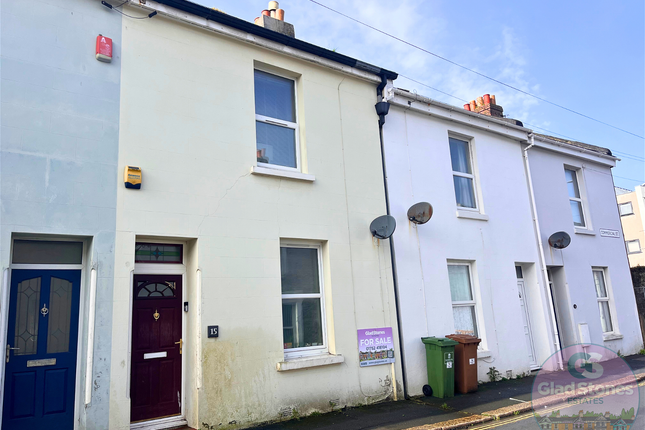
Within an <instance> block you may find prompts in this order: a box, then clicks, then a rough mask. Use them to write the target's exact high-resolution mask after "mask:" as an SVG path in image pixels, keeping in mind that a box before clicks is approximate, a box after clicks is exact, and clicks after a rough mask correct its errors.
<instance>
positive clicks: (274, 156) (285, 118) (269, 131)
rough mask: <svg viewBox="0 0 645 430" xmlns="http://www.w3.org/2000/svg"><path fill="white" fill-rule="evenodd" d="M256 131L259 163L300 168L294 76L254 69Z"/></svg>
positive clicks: (289, 168) (288, 168)
mask: <svg viewBox="0 0 645 430" xmlns="http://www.w3.org/2000/svg"><path fill="white" fill-rule="evenodd" d="M255 133H256V139H257V140H256V143H257V162H258V166H264V167H272V168H278V169H285V170H300V149H299V146H298V120H297V115H296V88H295V82H294V81H293V79H288V78H283V77H281V76H276V75H272V74H270V73H266V72H263V71H260V70H255Z"/></svg>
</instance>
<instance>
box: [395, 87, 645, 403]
mask: <svg viewBox="0 0 645 430" xmlns="http://www.w3.org/2000/svg"><path fill="white" fill-rule="evenodd" d="M385 98H386V100H387V101H388V102H389V103H390V105H391V107H390V110H389V114H388V115H387V117H386V122H385V125H384V126H383V145H384V156H385V164H386V171H387V192H388V199H389V202H390V211H391V214H392V216H394V217H395V218H396V219H397V223H398V225H399V227H398V229H397V231H396V232H395V234H394V235H393V237H392V239H391V243H392V246H393V249H394V255H395V256H396V257H395V261H396V274H397V289H398V291H397V292H398V295H399V297H400V305H399V314H400V328H401V338H402V348H403V351H402V355H403V358H404V365H405V369H404V370H405V377H406V383H407V388H408V391H409V392H410V394H421V391H422V387H423V385H424V384H426V381H427V376H426V361H425V350H424V347H423V344H422V342H421V340H420V338H421V337H424V336H445V335H448V334H451V333H457V334H469V335H473V336H476V337H478V338H480V339H481V343H480V344H479V349H478V353H477V355H478V359H479V360H478V378H479V380H488V379H489V375H490V370H491V368H493V367H494V368H495V369H496V370H497V371H498V372H500V374H501V376H504V377H513V376H514V375H518V374H522V373H525V372H528V371H530V370H535V369H538V368H540V367H541V365H542V363H543V362H544V361H545V360H546V359H547V358H549V357H550V356H551V355H552V354H554V353H556V351H558V350H560V349H562V348H564V347H566V346H569V345H574V344H579V343H585V342H592V343H595V344H600V345H605V346H607V347H609V348H610V349H613V350H614V351H620V352H621V353H623V354H631V353H635V352H638V351H639V349H640V348H641V347H642V339H641V333H640V326H639V320H638V315H637V312H636V305H635V301H634V295H633V290H632V288H631V282H630V277H629V275H630V274H629V267H628V265H627V260H626V254H625V252H624V245H623V241H622V240H620V238H621V234H620V220H619V217H618V211H617V209H616V205H615V197H614V194H613V181H612V176H611V167H613V166H614V165H615V162H616V158H615V157H613V156H612V155H611V152H610V151H609V150H607V149H605V148H599V147H595V146H592V145H587V144H583V143H580V142H572V141H563V140H561V139H557V138H554V137H550V136H543V135H537V134H535V133H533V132H532V131H531V130H529V129H527V128H525V127H523V125H522V123H521V122H520V121H517V120H513V119H511V118H505V117H503V109H502V107H501V106H500V105H498V104H497V102H496V99H495V96H489V95H485V96H483V97H479V98H478V99H477V100H473V101H472V102H470V103H469V104H467V105H464V109H456V108H455V107H454V106H450V105H446V104H444V103H441V102H437V101H435V100H432V99H429V98H426V97H423V96H420V95H417V94H414V93H411V92H408V91H406V90H403V89H398V88H394V87H391V86H388V87H387V88H386V93H385ZM419 202H428V203H430V204H431V205H432V206H433V215H432V218H431V219H430V220H429V222H427V223H426V224H415V223H414V222H411V221H410V220H409V219H408V216H409V215H408V209H410V208H411V207H412V206H413V205H415V204H416V203H419ZM558 232H565V233H567V234H568V235H569V238H570V239H571V240H570V241H571V244H570V245H569V246H568V247H567V248H566V249H556V248H554V247H553V246H550V244H549V238H550V237H551V235H553V234H554V233H558ZM560 235H561V236H563V237H566V235H565V234H563V233H560ZM554 245H555V246H558V245H559V244H554Z"/></svg>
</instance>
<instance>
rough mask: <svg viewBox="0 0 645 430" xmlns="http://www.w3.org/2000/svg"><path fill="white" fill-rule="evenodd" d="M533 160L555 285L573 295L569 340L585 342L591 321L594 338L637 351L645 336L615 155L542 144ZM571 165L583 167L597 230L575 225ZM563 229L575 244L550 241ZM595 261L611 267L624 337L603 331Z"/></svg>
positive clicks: (564, 317) (567, 318)
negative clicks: (584, 327) (583, 330)
mask: <svg viewBox="0 0 645 430" xmlns="http://www.w3.org/2000/svg"><path fill="white" fill-rule="evenodd" d="M565 151H566V152H565ZM567 152H568V154H567ZM569 154H570V155H569ZM529 161H530V165H531V176H532V178H533V186H534V189H535V200H536V205H537V208H538V217H539V219H540V229H541V236H542V241H543V243H544V244H545V254H546V255H545V257H546V264H547V266H550V267H553V268H554V269H556V270H555V271H556V272H557V273H558V276H559V277H560V279H559V282H558V281H556V286H555V287H556V289H557V290H558V291H559V293H561V294H562V295H563V296H565V297H568V299H569V303H562V304H561V306H566V311H565V312H561V325H562V327H561V331H563V332H565V333H564V336H563V341H564V342H563V343H564V344H565V346H566V345H568V344H572V343H579V341H580V335H579V329H578V324H581V323H587V324H588V325H589V331H590V334H591V341H592V343H594V344H597V345H603V346H606V347H608V348H610V349H612V350H614V351H620V352H621V353H622V354H624V355H629V354H634V353H637V352H638V351H639V350H640V349H641V348H642V346H643V341H642V337H641V332H640V324H639V319H638V313H637V309H636V302H635V298H634V290H633V287H632V280H631V275H630V271H629V263H628V261H627V253H626V250H625V242H624V238H623V237H622V229H621V225H620V217H619V214H618V207H617V205H616V195H615V191H614V184H613V178H612V176H611V167H613V166H614V162H613V160H606V159H605V160H603V159H601V158H600V157H596V156H585V155H583V154H580V153H579V152H578V151H576V150H564V151H560V152H555V151H552V150H549V149H547V148H544V147H540V146H536V147H534V148H532V149H531V150H530V151H529ZM565 165H567V166H571V167H575V168H579V169H582V175H581V177H582V184H581V188H582V192H583V201H585V202H586V207H587V218H588V220H589V221H590V226H591V231H590V232H589V233H591V234H582V233H576V232H575V231H574V225H573V219H572V215H571V209H570V206H569V197H568V194H567V188H566V180H565V173H564V166H565ZM600 229H610V230H616V231H619V232H621V233H620V237H619V238H613V237H602V236H601V235H600ZM557 231H565V232H567V233H568V234H569V235H570V236H571V244H570V245H569V246H568V247H567V248H565V249H564V250H555V249H553V248H551V247H549V246H548V244H547V240H548V238H549V236H550V235H551V234H553V233H555V232H557ZM592 267H606V268H607V272H608V273H607V275H608V276H607V283H608V284H609V285H610V288H611V291H612V292H613V297H611V299H612V300H611V303H612V306H611V312H612V315H613V319H614V320H615V321H616V323H617V326H618V331H619V332H620V335H621V336H622V338H618V339H614V340H610V339H605V338H604V336H603V333H602V327H601V323H600V311H599V309H598V304H597V300H596V293H595V287H594V279H593V274H592ZM573 305H576V306H577V309H574V308H573Z"/></svg>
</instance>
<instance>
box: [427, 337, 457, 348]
mask: <svg viewBox="0 0 645 430" xmlns="http://www.w3.org/2000/svg"><path fill="white" fill-rule="evenodd" d="M421 342H423V343H425V344H426V345H435V346H454V345H458V344H459V342H456V341H454V340H452V339H448V338H446V337H434V336H431V337H422V338H421Z"/></svg>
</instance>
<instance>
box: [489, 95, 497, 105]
mask: <svg viewBox="0 0 645 430" xmlns="http://www.w3.org/2000/svg"><path fill="white" fill-rule="evenodd" d="M490 102H491V104H494V105H496V104H497V102H496V101H495V96H494V95H492V96H490Z"/></svg>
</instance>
